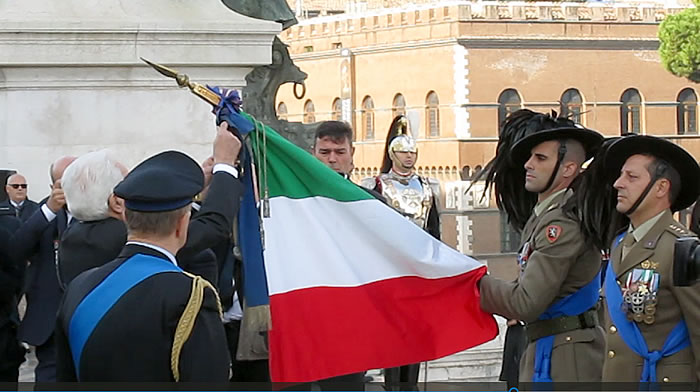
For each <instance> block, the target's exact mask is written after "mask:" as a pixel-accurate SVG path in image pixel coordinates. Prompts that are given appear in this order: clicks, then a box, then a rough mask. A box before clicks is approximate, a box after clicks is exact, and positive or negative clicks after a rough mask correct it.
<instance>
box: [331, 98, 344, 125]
mask: <svg viewBox="0 0 700 392" xmlns="http://www.w3.org/2000/svg"><path fill="white" fill-rule="evenodd" d="M342 119H343V108H342V104H341V102H340V98H336V99H334V100H333V108H332V109H331V120H335V121H340V120H342Z"/></svg>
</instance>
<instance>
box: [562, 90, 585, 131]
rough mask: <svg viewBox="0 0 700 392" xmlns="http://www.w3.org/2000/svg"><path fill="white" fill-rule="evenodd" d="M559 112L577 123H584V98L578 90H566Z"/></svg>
mask: <svg viewBox="0 0 700 392" xmlns="http://www.w3.org/2000/svg"><path fill="white" fill-rule="evenodd" d="M559 113H560V115H561V116H562V117H566V118H569V119H571V120H572V121H573V122H575V123H578V124H583V98H582V97H581V93H579V91H578V90H576V89H575V88H570V89H568V90H566V91H564V94H562V95H561V106H560V108H559Z"/></svg>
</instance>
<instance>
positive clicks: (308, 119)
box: [304, 99, 316, 124]
mask: <svg viewBox="0 0 700 392" xmlns="http://www.w3.org/2000/svg"><path fill="white" fill-rule="evenodd" d="M315 112H316V109H315V108H314V103H313V102H312V101H311V100H310V99H309V100H307V101H306V103H305V104H304V123H306V124H309V123H312V122H316V114H315Z"/></svg>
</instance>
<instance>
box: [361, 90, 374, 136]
mask: <svg viewBox="0 0 700 392" xmlns="http://www.w3.org/2000/svg"><path fill="white" fill-rule="evenodd" d="M362 133H363V134H364V135H365V140H373V139H374V101H372V97H370V96H369V95H368V96H366V97H365V99H363V100H362Z"/></svg>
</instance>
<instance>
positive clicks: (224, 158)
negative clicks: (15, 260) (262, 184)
mask: <svg viewBox="0 0 700 392" xmlns="http://www.w3.org/2000/svg"><path fill="white" fill-rule="evenodd" d="M240 148H241V143H240V141H239V140H238V139H237V138H236V137H235V136H233V135H232V134H231V133H229V132H228V131H226V130H223V129H221V128H220V129H219V130H218V133H217V138H216V141H215V143H214V159H215V161H216V163H217V164H223V165H226V166H227V169H226V170H225V171H226V172H228V173H229V175H232V176H237V175H238V173H237V170H236V169H235V168H234V167H233V165H234V162H235V160H236V158H237V156H238V153H239V151H240ZM203 184H204V176H203V173H202V170H201V168H200V167H199V165H198V164H197V163H196V162H195V161H193V160H192V159H191V158H189V157H188V156H186V155H184V154H182V153H179V152H174V151H168V152H164V153H161V154H158V155H156V156H154V157H151V158H149V159H147V160H146V161H144V162H142V163H141V164H140V165H138V166H137V167H136V168H134V169H133V170H132V171H131V173H129V175H127V176H126V178H125V179H124V180H123V181H122V182H121V183H120V184H119V185H117V187H116V188H115V189H114V193H115V195H117V196H118V197H121V198H122V199H124V202H125V208H126V210H125V215H126V223H127V228H128V241H127V243H126V245H125V246H124V249H123V250H122V253H121V255H120V256H119V257H118V258H117V259H115V260H114V261H112V262H110V263H107V264H105V265H104V266H102V267H99V268H95V269H92V270H89V271H86V272H84V273H82V274H80V275H79V276H78V277H76V278H75V279H74V280H73V282H72V283H71V284H70V285H69V286H68V289H67V291H66V294H65V296H64V299H63V303H62V305H61V308H60V312H59V320H58V323H57V327H56V338H57V339H56V340H57V347H58V380H59V381H76V380H77V381H210V382H225V381H227V380H228V375H229V358H228V350H227V348H226V337H225V332H224V329H223V325H222V323H221V304H220V302H219V299H218V296H217V294H216V291H215V289H214V288H213V286H211V284H209V283H208V282H207V281H206V280H204V279H202V278H201V277H196V276H194V275H190V274H187V273H185V272H184V271H183V270H182V269H180V268H179V267H178V265H177V260H176V258H175V256H174V255H175V254H177V252H178V250H179V249H181V248H182V247H183V246H184V244H185V242H186V240H187V229H188V225H189V218H190V213H191V201H192V199H193V197H194V196H195V195H196V194H198V193H199V192H200V191H201V190H202V188H203Z"/></svg>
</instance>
